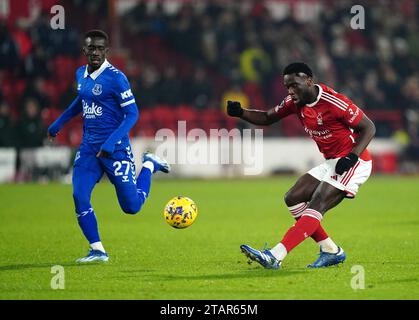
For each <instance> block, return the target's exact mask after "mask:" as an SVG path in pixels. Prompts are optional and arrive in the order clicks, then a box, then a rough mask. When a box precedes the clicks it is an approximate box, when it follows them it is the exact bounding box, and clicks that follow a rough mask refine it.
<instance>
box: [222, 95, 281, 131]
mask: <svg viewBox="0 0 419 320" xmlns="http://www.w3.org/2000/svg"><path fill="white" fill-rule="evenodd" d="M227 114H228V115H229V116H231V117H238V118H240V119H243V120H245V121H247V122H250V123H252V124H255V125H259V126H267V125H270V124H272V123H275V122H277V121H279V118H278V117H275V116H274V113H273V112H271V110H269V111H261V110H256V109H244V108H242V106H241V104H240V102H238V101H227Z"/></svg>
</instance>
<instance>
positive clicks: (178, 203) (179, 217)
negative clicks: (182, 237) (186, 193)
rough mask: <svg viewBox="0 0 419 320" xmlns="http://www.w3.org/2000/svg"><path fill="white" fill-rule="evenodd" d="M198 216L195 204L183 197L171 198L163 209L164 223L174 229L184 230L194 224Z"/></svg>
mask: <svg viewBox="0 0 419 320" xmlns="http://www.w3.org/2000/svg"><path fill="white" fill-rule="evenodd" d="M197 215H198V208H197V206H196V204H195V202H194V201H193V200H192V199H190V198H188V197H183V196H177V197H174V198H172V199H171V200H170V201H169V202H168V203H167V204H166V207H165V208H164V212H163V216H164V219H165V221H166V222H167V223H168V224H169V225H171V226H172V227H173V228H176V229H184V228H187V227H189V226H190V225H191V224H192V223H194V221H195V219H196V217H197Z"/></svg>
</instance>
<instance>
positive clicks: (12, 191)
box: [0, 177, 419, 300]
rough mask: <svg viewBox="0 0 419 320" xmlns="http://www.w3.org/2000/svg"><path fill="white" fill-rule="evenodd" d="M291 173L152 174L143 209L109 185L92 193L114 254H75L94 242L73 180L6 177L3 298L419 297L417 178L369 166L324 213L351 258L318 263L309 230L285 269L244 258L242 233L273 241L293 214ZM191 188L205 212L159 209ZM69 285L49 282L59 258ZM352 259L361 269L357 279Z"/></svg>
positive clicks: (255, 242) (0, 274)
mask: <svg viewBox="0 0 419 320" xmlns="http://www.w3.org/2000/svg"><path fill="white" fill-rule="evenodd" d="M294 182H295V177H276V178H270V179H254V180H216V181H200V180H176V181H174V180H155V181H154V182H153V185H152V191H151V196H150V198H149V199H148V201H147V203H146V205H145V206H144V207H143V209H142V211H141V212H140V213H139V214H137V215H136V216H130V215H125V214H123V213H122V211H121V210H120V208H119V206H118V203H117V200H116V195H115V192H114V190H113V187H112V185H110V184H109V183H101V184H98V185H97V186H96V188H95V190H94V192H93V198H92V203H93V206H94V208H95V211H96V215H97V217H98V221H99V228H100V233H101V237H102V241H103V243H104V246H105V248H106V249H107V251H108V253H109V256H110V261H109V262H108V263H106V264H95V265H77V264H75V263H74V260H75V259H76V258H78V257H81V256H83V255H85V254H86V252H87V245H86V242H85V240H84V238H83V236H82V234H81V231H80V230H79V227H78V225H77V222H76V218H75V214H74V211H73V203H72V195H71V193H72V190H71V186H68V185H56V184H50V185H2V186H0V201H1V203H2V209H1V210H0V219H1V223H0V257H1V260H0V299H163V300H173V299H176V300H181V299H193V300H196V299H214V300H229V299H234V300H236V299H237V300H248V299H275V300H277V299H419V285H418V284H419V265H418V261H419V232H418V231H419V197H418V196H417V186H418V183H419V181H418V179H417V178H408V177H373V178H371V179H370V180H369V181H368V182H367V183H366V184H365V185H364V186H363V187H362V188H361V190H360V193H359V195H358V198H357V199H356V200H345V201H344V202H343V203H341V204H340V205H339V206H338V207H336V208H334V209H333V210H332V211H330V212H329V213H328V214H326V218H325V220H324V221H323V225H324V227H325V229H326V231H328V232H329V235H330V236H331V237H332V238H333V239H334V240H335V241H336V242H337V243H338V244H339V245H341V246H342V247H343V248H344V250H345V251H346V254H347V260H346V261H345V263H344V264H343V265H340V266H339V267H331V268H327V269H320V270H311V269H307V268H305V266H306V265H307V264H309V263H311V262H312V261H314V260H315V259H316V257H317V253H318V246H317V245H316V244H315V243H314V242H313V241H312V240H311V239H307V240H306V241H305V242H304V243H302V244H301V245H300V246H298V247H297V248H296V249H294V250H293V251H292V252H291V253H290V254H289V255H288V257H287V259H286V260H285V261H284V263H283V265H282V269H281V270H277V271H274V270H265V269H263V268H261V267H260V266H259V265H258V264H256V263H253V264H251V265H249V264H247V262H246V258H245V257H244V255H243V254H242V253H241V252H240V250H239V246H240V245H241V244H242V243H246V244H249V245H251V246H253V247H263V246H264V244H265V242H267V243H268V245H269V246H273V245H275V244H276V243H277V242H278V241H279V240H280V239H281V238H282V235H283V234H284V232H285V231H286V230H287V229H288V228H289V227H290V226H291V225H292V224H293V220H292V219H291V216H290V214H289V213H288V212H287V209H286V207H285V204H284V202H283V200H282V198H283V194H284V193H285V192H286V191H287V190H288V189H289V187H291V185H292V184H293V183H294ZM175 195H186V196H189V197H191V198H192V199H194V200H195V201H196V203H197V205H198V209H199V215H198V218H197V220H196V222H195V223H194V224H193V225H192V226H191V227H190V228H188V229H184V230H177V229H174V228H171V227H170V226H169V225H167V224H166V222H165V221H164V219H163V216H162V211H163V207H164V205H165V204H166V202H167V201H168V200H169V199H170V198H171V197H173V196H175ZM54 265H61V266H63V267H64V271H65V289H64V290H53V289H51V279H52V278H53V277H54V275H55V274H53V273H51V267H52V266H54ZM354 266H362V268H363V269H364V270H365V288H364V289H358V290H355V289H353V288H352V287H351V281H353V280H352V278H353V277H354V276H356V275H357V274H356V273H352V271H353V272H355V269H352V268H353V267H354Z"/></svg>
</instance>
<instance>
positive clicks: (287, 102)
mask: <svg viewBox="0 0 419 320" xmlns="http://www.w3.org/2000/svg"><path fill="white" fill-rule="evenodd" d="M293 113H295V105H294V102H293V101H292V99H291V97H290V96H287V97H285V99H284V100H282V102H281V103H280V104H278V105H277V106H276V107H274V108H272V109H271V110H269V116H270V117H272V118H275V119H282V118H285V117H287V116H289V115H290V114H293Z"/></svg>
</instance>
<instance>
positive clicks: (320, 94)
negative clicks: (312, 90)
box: [306, 84, 323, 107]
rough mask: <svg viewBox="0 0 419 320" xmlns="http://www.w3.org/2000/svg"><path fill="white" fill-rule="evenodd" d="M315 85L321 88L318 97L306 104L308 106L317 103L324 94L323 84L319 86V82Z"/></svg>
mask: <svg viewBox="0 0 419 320" xmlns="http://www.w3.org/2000/svg"><path fill="white" fill-rule="evenodd" d="M315 86H316V87H318V88H319V94H318V95H317V98H316V100H315V101H314V102H312V103H310V104H306V106H307V107H314V106H315V105H316V103H317V102H319V100H320V97H321V96H322V94H323V88H322V87H321V86H319V85H318V84H315Z"/></svg>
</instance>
